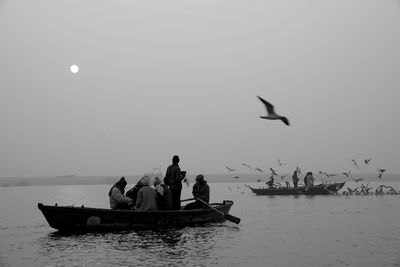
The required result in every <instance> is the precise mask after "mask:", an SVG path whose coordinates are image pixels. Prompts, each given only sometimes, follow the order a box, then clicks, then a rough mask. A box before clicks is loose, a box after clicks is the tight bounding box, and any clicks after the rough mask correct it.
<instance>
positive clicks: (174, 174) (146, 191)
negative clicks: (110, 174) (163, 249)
mask: <svg viewBox="0 0 400 267" xmlns="http://www.w3.org/2000/svg"><path fill="white" fill-rule="evenodd" d="M179 160H180V159H179V156H177V155H175V156H173V157H172V164H171V165H170V166H168V168H167V171H166V173H165V177H164V179H163V181H161V179H160V178H159V177H155V179H154V182H153V184H152V185H151V184H150V182H151V179H150V177H149V176H144V177H142V178H141V179H140V180H139V181H138V182H137V183H136V184H135V185H134V186H133V187H132V188H131V189H129V190H128V191H127V192H126V193H125V187H126V186H127V184H128V183H127V181H126V179H125V177H121V178H120V179H119V180H118V182H116V183H115V184H114V185H113V186H112V187H111V189H110V191H109V193H108V195H109V198H110V208H111V209H134V210H137V211H155V210H180V209H181V192H182V181H183V180H184V179H186V172H184V171H181V169H180V167H179ZM192 194H193V197H194V199H195V201H194V202H192V203H189V204H187V205H186V206H185V209H198V208H203V207H204V206H206V205H207V203H209V201H210V188H209V186H208V184H207V181H206V180H205V179H204V175H202V174H200V175H198V176H197V177H196V183H195V184H194V185H193V188H192Z"/></svg>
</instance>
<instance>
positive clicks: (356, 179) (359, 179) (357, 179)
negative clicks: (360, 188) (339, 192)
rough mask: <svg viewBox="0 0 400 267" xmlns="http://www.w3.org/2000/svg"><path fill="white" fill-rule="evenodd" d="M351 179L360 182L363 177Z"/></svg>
mask: <svg viewBox="0 0 400 267" xmlns="http://www.w3.org/2000/svg"><path fill="white" fill-rule="evenodd" d="M351 180H353V181H354V182H356V183H358V182H361V181H362V180H363V178H355V179H353V178H351Z"/></svg>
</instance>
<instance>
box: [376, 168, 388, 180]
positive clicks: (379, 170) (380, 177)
mask: <svg viewBox="0 0 400 267" xmlns="http://www.w3.org/2000/svg"><path fill="white" fill-rule="evenodd" d="M385 171H386V170H385V169H378V172H379V174H378V178H379V179H382V174H383V173H384V172H385Z"/></svg>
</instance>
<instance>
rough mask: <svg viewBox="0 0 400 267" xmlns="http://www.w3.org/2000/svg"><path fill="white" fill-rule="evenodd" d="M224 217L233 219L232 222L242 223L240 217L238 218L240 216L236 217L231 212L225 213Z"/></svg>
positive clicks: (229, 219)
mask: <svg viewBox="0 0 400 267" xmlns="http://www.w3.org/2000/svg"><path fill="white" fill-rule="evenodd" d="M224 218H225V219H226V220H228V221H231V222H233V223H236V224H239V223H240V218H238V217H235V216H233V215H230V214H228V213H227V214H224Z"/></svg>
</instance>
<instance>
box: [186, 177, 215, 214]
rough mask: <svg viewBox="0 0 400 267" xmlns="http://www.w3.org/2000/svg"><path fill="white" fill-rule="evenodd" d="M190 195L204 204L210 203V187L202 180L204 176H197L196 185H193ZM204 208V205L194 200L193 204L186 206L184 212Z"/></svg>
mask: <svg viewBox="0 0 400 267" xmlns="http://www.w3.org/2000/svg"><path fill="white" fill-rule="evenodd" d="M192 194H193V197H194V198H195V199H196V198H197V199H201V200H203V201H204V202H206V203H209V202H210V187H209V186H208V184H207V181H206V180H204V175H202V174H199V175H197V177H196V183H195V184H194V185H193V190H192ZM204 206H205V204H204V203H202V202H201V201H198V200H196V201H195V202H192V203H189V204H187V205H186V206H185V210H190V209H201V208H204Z"/></svg>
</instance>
